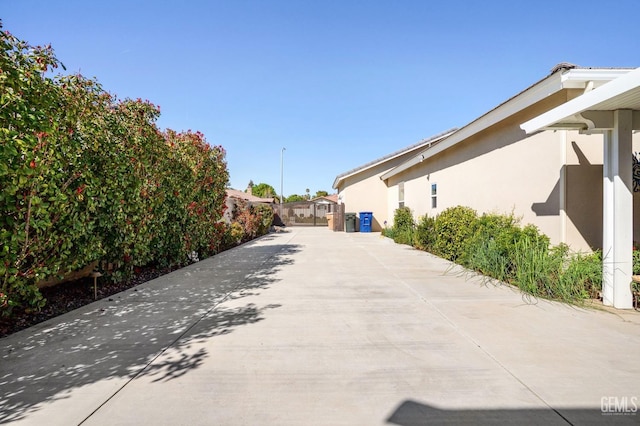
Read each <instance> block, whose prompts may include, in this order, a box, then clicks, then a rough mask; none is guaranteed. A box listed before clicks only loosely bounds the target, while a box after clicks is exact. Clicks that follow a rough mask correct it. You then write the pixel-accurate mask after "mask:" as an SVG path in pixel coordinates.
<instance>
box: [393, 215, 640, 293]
mask: <svg viewBox="0 0 640 426" xmlns="http://www.w3.org/2000/svg"><path fill="white" fill-rule="evenodd" d="M383 234H384V235H385V236H388V237H390V238H392V239H394V241H396V242H397V243H401V244H409V245H412V246H414V247H416V248H418V249H420V250H425V251H428V252H431V253H433V254H435V255H438V256H440V257H443V258H445V259H447V260H450V261H453V262H456V263H458V264H460V265H462V266H464V267H465V268H468V269H470V270H473V271H476V272H479V273H481V274H483V275H485V276H487V277H491V278H495V279H497V280H499V281H502V282H505V283H508V284H512V285H515V286H517V287H519V288H520V289H521V290H522V291H523V292H525V293H527V294H530V295H532V296H535V297H544V298H548V299H554V300H561V301H564V302H572V303H576V302H579V301H581V300H584V299H587V298H590V297H594V296H595V295H596V294H597V292H598V291H600V290H601V288H602V256H601V253H600V252H599V251H596V252H594V253H590V254H584V253H572V252H571V251H570V249H569V247H568V246H567V245H565V244H560V245H557V246H550V244H549V238H548V237H547V236H546V235H544V234H541V233H540V232H539V230H538V229H537V228H536V227H535V226H533V225H527V226H525V227H521V226H520V225H519V222H518V220H517V219H516V218H515V217H514V216H513V214H511V215H499V214H493V213H486V214H483V215H481V216H478V215H477V213H476V212H475V211H474V210H473V209H470V208H468V207H463V206H457V207H452V208H448V209H446V210H444V211H443V212H442V213H441V214H440V215H438V216H437V217H435V218H431V217H427V216H425V217H422V218H420V220H419V221H418V223H417V224H415V223H414V221H413V216H412V215H411V211H410V210H409V209H408V208H407V207H403V208H401V209H397V210H396V212H395V215H394V226H393V227H392V228H388V229H386V230H384V231H383ZM634 256H635V255H634ZM634 259H640V256H637V257H634ZM637 263H638V265H637V266H638V268H640V260H638V261H637ZM634 265H635V263H634ZM634 270H635V267H634Z"/></svg>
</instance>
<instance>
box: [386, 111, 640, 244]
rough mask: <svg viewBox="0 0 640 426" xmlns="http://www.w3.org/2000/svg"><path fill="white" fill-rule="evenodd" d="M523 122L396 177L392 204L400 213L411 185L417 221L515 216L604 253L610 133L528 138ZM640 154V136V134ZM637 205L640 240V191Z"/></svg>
mask: <svg viewBox="0 0 640 426" xmlns="http://www.w3.org/2000/svg"><path fill="white" fill-rule="evenodd" d="M520 120H521V119H520V118H517V117H516V120H509V121H508V122H503V123H501V124H500V125H496V126H494V127H493V128H491V129H490V131H487V132H483V133H482V134H479V135H476V136H475V137H473V138H470V139H468V140H466V141H463V142H461V143H460V144H458V145H456V146H455V147H453V148H451V149H449V150H447V151H444V152H442V153H441V154H439V155H436V156H434V157H432V158H428V159H426V160H425V161H423V162H422V163H419V164H418V165H416V166H414V167H412V168H410V169H408V170H407V171H405V172H403V173H402V174H400V175H397V176H394V177H392V178H390V179H389V180H388V181H387V184H388V186H389V189H388V199H389V205H390V206H391V208H392V209H393V210H395V208H397V207H398V203H397V194H398V184H399V182H404V191H405V205H406V206H408V207H409V208H411V209H412V210H413V213H414V216H415V217H416V219H418V218H419V217H420V216H423V215H425V214H427V215H429V216H435V215H437V214H438V213H440V212H441V211H443V210H444V209H446V208H448V207H453V206H457V205H464V206H469V207H472V208H473V209H475V210H476V211H478V213H479V214H481V213H485V212H494V213H504V214H508V213H511V212H513V213H514V215H515V216H516V217H520V218H521V223H522V224H529V223H531V224H534V225H536V226H537V227H538V228H539V229H540V231H541V232H543V233H544V234H546V235H548V236H549V237H550V238H551V241H552V243H554V244H558V243H560V242H566V243H567V244H569V245H570V246H571V247H572V249H574V250H581V251H588V250H591V249H592V248H600V247H602V179H603V177H602V161H603V158H602V157H603V154H602V150H603V148H602V146H603V145H602V135H581V134H579V133H578V132H576V131H565V130H558V131H545V132H541V133H537V134H535V135H532V136H528V137H527V136H526V135H525V134H524V132H523V131H522V130H521V129H520V128H519V122H521V121H520ZM638 150H640V135H634V151H638ZM434 183H435V184H437V204H438V206H437V208H436V209H432V208H431V185H432V184H434ZM634 205H635V206H636V208H635V210H634V211H635V212H636V213H635V214H634V229H635V232H634V240H635V241H640V194H639V193H636V194H634ZM390 217H393V216H392V215H391V216H390Z"/></svg>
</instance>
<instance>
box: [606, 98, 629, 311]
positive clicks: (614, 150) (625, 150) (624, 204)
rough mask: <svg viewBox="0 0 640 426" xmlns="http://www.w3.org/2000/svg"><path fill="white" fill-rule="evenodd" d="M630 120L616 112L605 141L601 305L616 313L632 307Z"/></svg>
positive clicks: (627, 113) (624, 111)
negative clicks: (612, 307) (614, 309)
mask: <svg viewBox="0 0 640 426" xmlns="http://www.w3.org/2000/svg"><path fill="white" fill-rule="evenodd" d="M632 118H633V114H632V111H630V110H616V111H615V112H614V126H613V131H610V130H609V131H606V132H605V138H604V170H603V175H604V180H603V184H604V187H603V238H602V242H603V277H602V281H603V282H602V286H603V301H604V304H605V305H609V306H611V305H613V306H614V307H616V308H618V309H631V308H632V307H633V301H632V295H631V288H630V284H631V275H632V272H633V271H632V245H633V189H632V162H631V152H632V146H631V136H632V127H633V126H632V122H633V119H632Z"/></svg>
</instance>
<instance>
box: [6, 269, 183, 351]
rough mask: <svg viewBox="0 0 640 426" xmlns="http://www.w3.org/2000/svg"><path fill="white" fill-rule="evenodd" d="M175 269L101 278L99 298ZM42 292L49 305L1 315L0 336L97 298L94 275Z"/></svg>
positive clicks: (48, 288)
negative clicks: (118, 279)
mask: <svg viewBox="0 0 640 426" xmlns="http://www.w3.org/2000/svg"><path fill="white" fill-rule="evenodd" d="M175 269H177V267H174V268H142V269H140V270H139V271H138V273H136V274H135V275H134V276H133V277H132V278H130V279H128V280H126V281H122V282H119V283H111V282H109V281H108V279H106V278H104V277H103V278H99V279H98V299H103V298H105V297H109V296H111V295H113V294H116V293H119V292H121V291H124V290H127V289H129V288H132V287H135V286H137V285H139V284H142V283H144V282H147V281H149V280H152V279H154V278H157V277H159V276H161V275H164V274H167V273H169V272H171V271H173V270H175ZM41 293H42V295H43V296H44V298H45V299H47V304H46V305H45V307H44V308H42V310H41V311H40V312H32V313H26V312H24V311H17V312H14V315H13V316H12V317H11V318H0V338H1V337H5V336H8V335H10V334H12V333H15V332H16V331H20V330H23V329H25V328H28V327H31V326H32V325H35V324H38V323H40V322H43V321H46V320H48V319H50V318H53V317H57V316H58V315H62V314H64V313H66V312H69V311H72V310H74V309H77V308H79V307H81V306H84V305H88V304H89V303H91V302H94V301H95V300H94V297H93V278H91V277H87V278H83V279H80V280H77V281H70V282H66V283H62V284H58V285H56V286H53V287H47V288H43V289H42V290H41Z"/></svg>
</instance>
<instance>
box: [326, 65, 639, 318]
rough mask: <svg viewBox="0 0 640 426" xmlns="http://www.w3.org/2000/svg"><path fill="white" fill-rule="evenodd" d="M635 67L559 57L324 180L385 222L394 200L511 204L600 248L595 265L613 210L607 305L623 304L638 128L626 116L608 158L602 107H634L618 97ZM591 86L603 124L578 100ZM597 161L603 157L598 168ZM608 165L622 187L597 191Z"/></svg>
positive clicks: (510, 208)
mask: <svg viewBox="0 0 640 426" xmlns="http://www.w3.org/2000/svg"><path fill="white" fill-rule="evenodd" d="M639 72H640V71H639V70H632V69H621V68H617V69H616V68H613V69H612V68H580V67H576V66H573V65H569V64H561V65H559V66H557V67H555V68H554V69H553V70H552V72H551V74H550V75H548V76H547V77H545V78H543V79H542V80H540V81H538V82H537V83H535V84H533V85H532V86H530V87H528V88H526V89H525V90H523V91H522V92H520V93H518V94H517V95H515V96H513V97H512V98H511V99H509V100H507V101H506V102H504V103H502V104H500V105H498V106H497V107H495V108H494V109H492V110H490V111H488V112H487V113H485V114H484V115H482V116H481V117H479V118H477V119H476V120H474V121H472V122H471V123H469V124H467V125H465V126H464V127H462V128H460V129H458V130H457V131H455V132H453V133H450V134H446V135H444V136H443V137H441V138H437V139H436V140H434V141H433V143H431V144H428V145H427V146H422V147H421V148H417V149H415V150H411V151H407V152H406V153H405V154H403V155H402V156H401V158H398V160H397V161H394V162H386V161H385V162H380V163H379V164H377V165H376V167H377V169H376V173H369V174H368V175H365V174H364V173H362V172H360V173H359V174H356V175H353V176H351V175H349V174H345V175H341V176H338V178H336V183H335V184H334V187H335V188H336V189H338V190H339V196H341V195H342V196H343V201H344V203H345V205H346V206H345V207H346V209H347V211H349V210H353V207H352V206H354V205H356V206H358V207H360V206H363V205H366V204H367V203H368V204H369V205H371V206H373V207H372V211H373V212H374V217H375V216H376V215H377V216H378V217H379V218H383V219H384V220H387V221H389V222H391V220H392V218H393V212H394V211H395V209H396V208H398V207H399V206H402V205H404V206H408V207H409V208H411V209H412V211H413V213H414V215H415V216H416V218H418V217H419V216H423V215H429V216H435V215H437V214H438V213H439V212H441V211H443V210H444V209H446V208H448V207H452V206H457V205H464V206H469V207H472V208H474V209H476V210H477V211H478V212H479V213H484V212H497V213H511V212H513V213H514V214H515V215H516V216H518V217H521V218H522V223H523V224H528V223H531V224H534V225H536V226H538V227H539V229H540V230H541V231H542V232H544V233H545V234H546V235H548V236H549V237H550V238H551V240H552V242H553V243H556V244H557V243H560V242H564V243H567V244H569V245H570V246H571V247H572V248H573V249H574V250H576V251H578V250H582V251H585V250H591V249H603V253H604V256H605V263H606V262H607V261H609V263H610V264H611V262H612V261H611V259H612V258H613V257H612V256H613V252H614V251H613V247H614V246H613V245H611V244H613V243H611V241H610V240H611V238H612V237H611V235H614V233H613V231H611V232H609V233H607V229H608V228H612V229H614V228H615V226H614V225H613V223H614V219H613V217H614V216H615V217H618V216H621V217H623V218H624V217H627V216H628V219H629V220H628V221H627V222H629V224H628V226H625V228H624V229H626V231H620V229H619V228H620V227H619V226H618V225H616V226H617V227H618V228H617V229H618V231H617V234H616V235H623V237H621V238H622V239H625V241H626V240H628V246H629V247H628V248H627V249H625V250H624V253H623V254H622V255H621V256H622V257H620V256H618V257H617V258H615V259H616V260H615V265H616V266H615V268H613V269H615V270H618V269H620V268H619V265H620V264H621V262H622V263H624V265H626V266H625V267H624V268H623V269H625V268H626V269H625V271H627V272H625V273H624V274H623V275H622V276H621V277H620V278H619V279H620V283H621V284H620V286H619V288H620V289H622V288H623V287H626V290H624V291H623V290H621V291H623V293H621V296H620V300H621V301H620V302H617V303H615V305H616V306H618V307H630V303H631V296H630V292H629V290H628V287H629V286H628V283H629V281H630V278H631V277H630V276H631V271H630V267H631V246H632V243H633V241H640V226H638V225H639V224H640V215H638V214H634V213H633V212H634V211H635V212H640V210H639V209H638V208H634V207H638V203H639V202H640V197H638V196H637V195H635V194H634V193H633V192H632V191H631V189H630V188H631V184H632V183H631V167H632V151H633V152H637V151H640V135H637V134H636V133H635V131H634V130H633V129H640V118H638V120H637V121H638V122H637V123H636V122H635V121H634V120H633V119H631V118H630V119H628V120H627V121H628V123H627V124H626V127H624V132H625V133H624V134H625V135H626V136H628V145H624V146H625V147H626V148H625V149H624V155H618V157H616V158H617V162H613V163H612V162H611V161H612V160H611V158H613V155H612V154H611V153H610V151H611V149H609V150H607V149H605V148H606V146H610V148H611V147H618V144H617V143H614V142H610V143H609V145H607V140H608V139H607V135H608V134H609V133H611V132H613V134H617V133H616V132H615V131H614V124H613V118H611V117H613V115H611V117H609V115H607V114H608V113H609V112H612V111H613V110H614V109H615V110H617V109H624V108H631V109H639V108H640V102H638V103H637V105H636V104H633V99H632V100H631V101H629V99H628V98H629V95H628V92H629V91H631V92H633V90H636V89H634V88H636V86H640V74H639ZM636 75H637V77H636ZM627 80H628V81H627ZM614 82H615V83H614ZM620 82H622V83H624V84H620ZM612 84H613V85H614V86H615V85H618V86H621V89H620V90H619V92H620V93H617V92H616V93H617V94H616V93H614V92H613V91H611V90H610V87H612ZM625 90H626V91H625ZM639 91H640V90H639ZM594 93H595V94H596V100H595V101H593V102H595V103H594V104H593V105H596V107H597V108H606V112H605V115H606V117H605V118H604V119H602V120H600V121H602V123H604V124H601V123H594V121H598V120H596V119H599V115H598V114H599V113H593V112H592V111H590V109H591V108H595V107H594V106H593V105H591V104H589V102H585V99H586V101H589V100H590V99H591V98H592V97H593V94H594ZM614 96H618V97H617V98H615V97H614ZM638 99H640V95H639V96H638ZM615 100H617V101H618V103H616V102H615ZM598 102H599V103H598ZM625 102H626V103H625ZM567 108H568V109H567ZM581 113H582V115H580V114H581ZM545 114H546V115H545ZM589 114H592V115H593V114H595V115H596V117H595V118H594V117H592V116H591V115H589ZM636 114H637V112H633V113H632V114H631V115H630V117H632V118H633V117H636ZM541 117H542V118H541ZM585 117H586V118H585ZM616 117H618V115H616ZM625 117H626V116H625ZM543 118H544V119H543ZM616 123H617V122H616ZM616 125H617V124H616ZM608 132H609V133H608ZM603 134H604V135H605V136H604V137H603ZM626 136H625V137H626ZM610 138H611V137H610ZM623 140H626V139H624V138H623ZM627 151H628V152H627ZM608 153H609V154H608ZM605 157H606V158H605ZM627 163H628V164H627ZM603 164H607V166H606V167H605V168H604V170H603ZM618 166H620V167H621V168H622V170H623V173H622V175H623V182H624V183H623V184H622V186H621V188H627V190H628V191H626V190H624V189H616V190H612V189H607V188H609V187H608V183H607V182H609V181H611V182H614V181H615V180H616V179H617V178H618V177H619V176H618V175H615V173H617V172H616V171H617V170H618V169H620V167H618ZM614 175H615V176H614ZM354 177H360V179H354ZM603 182H604V185H603ZM369 188H375V190H373V189H369ZM603 188H604V190H603ZM616 188H620V186H618V187H616ZM618 190H619V191H622V192H621V193H624V194H623V195H624V197H626V194H627V192H628V193H629V194H630V195H628V197H629V198H628V202H627V201H625V202H624V204H623V205H622V207H621V208H619V209H618V210H615V209H614V206H618V205H620V203H622V201H621V200H623V198H624V197H622V196H617V198H614V196H613V195H607V194H613V193H614V192H615V191H618ZM371 198H375V200H372V199H371ZM351 203H354V204H351ZM620 211H623V212H624V214H622V213H620ZM616 215H617V216H616ZM625 215H626V216H625ZM625 220H626V219H625ZM618 222H620V220H618ZM603 223H604V226H603ZM625 223H626V222H625ZM625 232H626V234H625ZM627 234H628V235H627ZM621 238H618V243H616V244H618V247H620V250H622V248H623V247H624V246H625V245H626V242H625V243H620V241H622V240H621ZM614 245H615V244H614ZM620 253H621V252H620V251H618V254H620ZM627 257H628V259H627ZM627 266H628V267H627ZM605 272H606V271H605ZM627 278H628V279H627ZM606 279H607V277H605V280H606ZM625 280H626V282H624V281H625ZM604 292H605V303H607V304H614V303H613V295H610V296H611V300H606V298H607V294H606V290H605V291H604ZM608 302H610V303H608Z"/></svg>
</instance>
